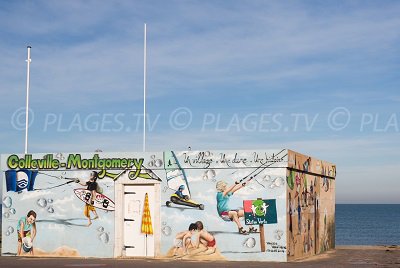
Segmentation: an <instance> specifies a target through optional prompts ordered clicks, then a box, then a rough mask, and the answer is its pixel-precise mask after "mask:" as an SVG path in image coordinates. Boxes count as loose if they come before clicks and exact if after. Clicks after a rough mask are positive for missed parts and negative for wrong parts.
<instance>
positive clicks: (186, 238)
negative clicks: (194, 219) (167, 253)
mask: <svg viewBox="0 0 400 268" xmlns="http://www.w3.org/2000/svg"><path fill="white" fill-rule="evenodd" d="M196 230H197V226H196V224H194V223H191V224H190V225H189V230H188V231H183V232H179V233H178V234H177V235H176V236H175V239H174V247H175V248H174V252H173V254H172V255H173V256H178V254H177V251H178V250H179V249H180V248H182V249H183V254H184V255H186V254H188V249H189V248H192V247H193V245H192V241H191V238H192V235H193V233H194V232H195V231H196Z"/></svg>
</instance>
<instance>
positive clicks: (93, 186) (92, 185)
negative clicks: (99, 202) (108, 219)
mask: <svg viewBox="0 0 400 268" xmlns="http://www.w3.org/2000/svg"><path fill="white" fill-rule="evenodd" d="M97 178H98V173H97V172H96V171H92V172H91V173H90V179H89V181H87V182H85V183H84V182H81V180H79V179H78V180H77V182H78V183H79V184H80V185H82V186H87V188H86V189H87V190H89V191H90V192H91V195H90V199H89V201H88V203H89V204H85V209H84V212H83V214H84V215H85V216H86V218H88V221H89V222H88V224H87V226H90V225H91V224H92V219H91V218H90V212H91V211H92V212H93V214H94V215H95V217H94V218H93V220H95V219H98V218H99V215H98V214H97V212H96V208H95V207H94V206H93V202H94V200H93V199H94V198H95V196H96V194H97V188H98V184H97V182H96V180H97Z"/></svg>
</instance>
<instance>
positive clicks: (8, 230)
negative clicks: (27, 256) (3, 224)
mask: <svg viewBox="0 0 400 268" xmlns="http://www.w3.org/2000/svg"><path fill="white" fill-rule="evenodd" d="M7 232H10V234H12V233H14V227H12V226H8V228H7Z"/></svg>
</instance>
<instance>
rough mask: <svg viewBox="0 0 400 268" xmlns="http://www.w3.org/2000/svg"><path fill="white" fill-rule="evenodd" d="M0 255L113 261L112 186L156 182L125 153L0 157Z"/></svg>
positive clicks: (113, 207) (141, 161) (135, 159)
mask: <svg viewBox="0 0 400 268" xmlns="http://www.w3.org/2000/svg"><path fill="white" fill-rule="evenodd" d="M1 164H2V166H1V169H2V182H3V197H2V255H28V256H29V255H36V256H89V257H113V255H114V254H113V249H114V244H113V243H114V242H113V241H114V237H113V236H114V210H115V206H116V204H115V202H114V182H115V181H116V180H118V179H119V177H121V176H127V177H129V179H130V180H134V179H136V178H139V177H140V178H144V179H154V180H159V178H158V177H156V176H154V173H152V172H151V171H150V170H149V169H147V168H145V167H144V165H143V159H139V158H134V157H131V156H129V155H126V156H124V155H123V154H118V155H110V156H109V157H107V156H101V155H99V154H98V153H96V154H65V155H64V154H62V153H57V154H35V155H3V156H2V159H1Z"/></svg>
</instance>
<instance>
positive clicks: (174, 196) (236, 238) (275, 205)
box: [161, 150, 287, 261]
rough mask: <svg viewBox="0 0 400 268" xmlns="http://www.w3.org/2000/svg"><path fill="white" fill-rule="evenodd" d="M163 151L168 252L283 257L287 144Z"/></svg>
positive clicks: (164, 250) (218, 257)
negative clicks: (277, 147) (274, 147)
mask: <svg viewBox="0 0 400 268" xmlns="http://www.w3.org/2000/svg"><path fill="white" fill-rule="evenodd" d="M164 154H165V168H166V179H165V181H163V183H162V195H161V199H162V202H164V203H163V204H162V209H161V214H162V217H161V219H162V225H163V227H162V238H161V239H162V243H161V245H162V253H163V254H165V256H166V257H167V258H179V259H195V260H258V261H262V260H264V261H266V260H268V261H286V236H285V230H286V228H285V226H286V213H285V212H286V187H285V185H286V183H285V176H286V168H285V166H286V165H287V150H280V151H266V152H264V151H263V152H261V151H257V152H248V151H247V152H245V151H238V152H232V151H231V152H228V153H226V152H216V151H205V152H165V153H164ZM246 204H247V205H246ZM256 218H261V219H263V220H262V221H261V220H260V221H257V220H256Z"/></svg>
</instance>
